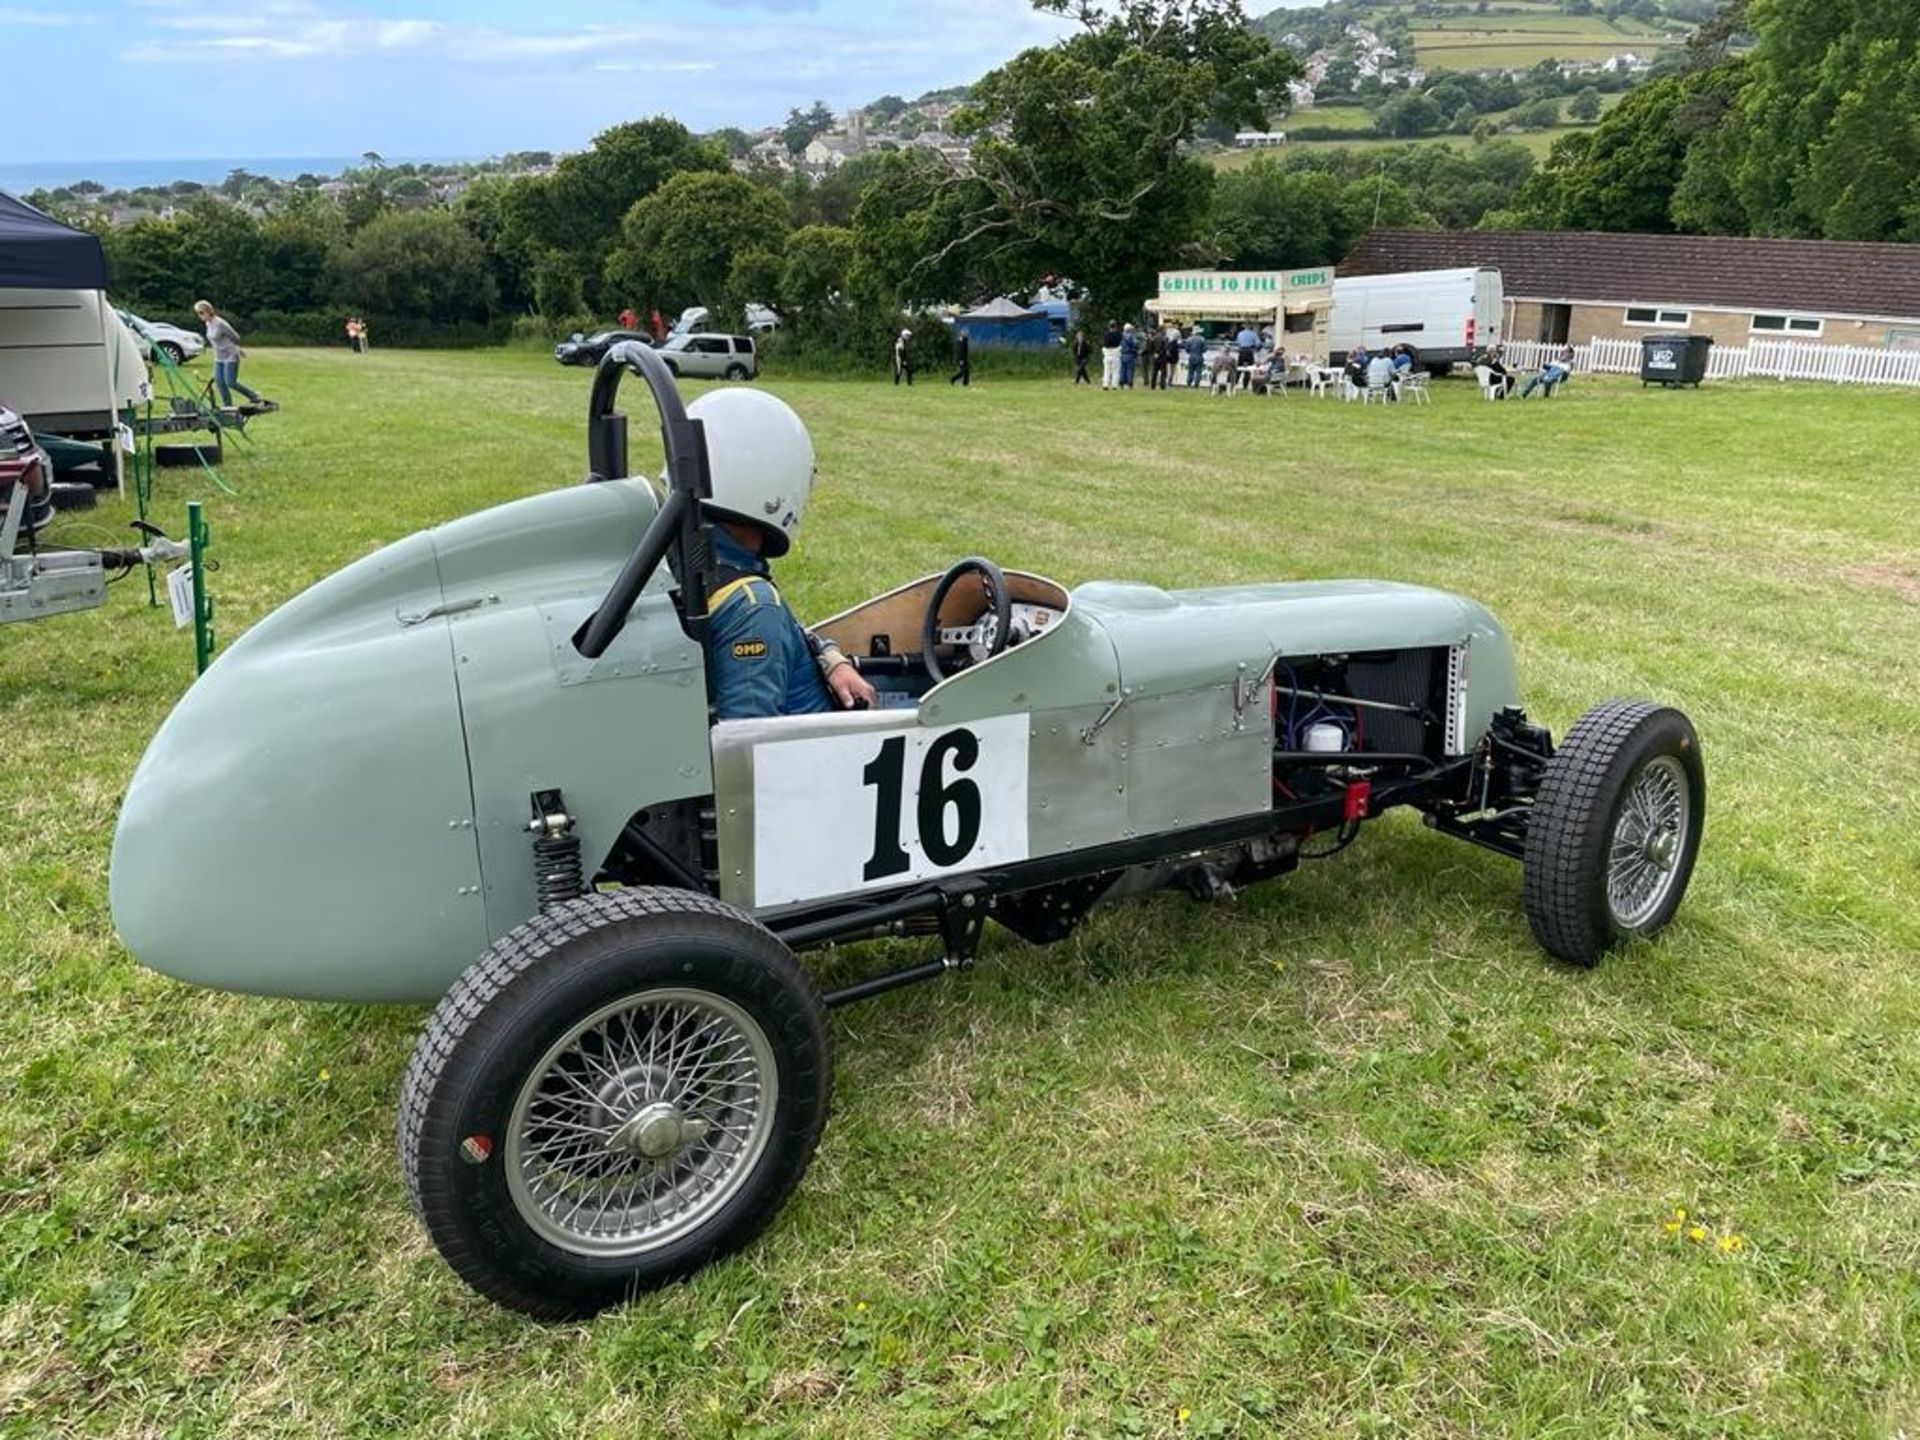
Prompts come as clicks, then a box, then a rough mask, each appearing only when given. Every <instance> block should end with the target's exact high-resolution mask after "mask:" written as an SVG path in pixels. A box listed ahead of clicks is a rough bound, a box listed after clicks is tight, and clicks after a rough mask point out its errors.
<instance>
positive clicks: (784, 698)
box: [707, 529, 835, 720]
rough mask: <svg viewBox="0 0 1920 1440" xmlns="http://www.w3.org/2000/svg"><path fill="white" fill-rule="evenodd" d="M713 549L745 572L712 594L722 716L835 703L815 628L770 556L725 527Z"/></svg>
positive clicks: (812, 711) (797, 711) (711, 642)
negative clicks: (773, 569)
mask: <svg viewBox="0 0 1920 1440" xmlns="http://www.w3.org/2000/svg"><path fill="white" fill-rule="evenodd" d="M713 554H714V558H715V559H716V560H717V561H719V563H720V566H721V568H722V569H723V570H725V571H730V572H733V574H734V575H735V576H736V577H737V578H734V579H731V580H727V581H726V582H725V583H724V584H721V585H719V586H717V587H716V588H715V590H714V592H713V594H712V595H710V596H708V597H707V604H708V607H709V608H708V615H709V620H708V629H707V677H708V683H709V684H710V685H711V686H712V687H713V703H714V710H715V712H716V713H717V714H718V716H719V718H720V719H722V720H745V719H750V718H753V717H755V716H762V715H816V714H819V713H820V712H821V711H823V710H832V709H834V708H835V706H834V703H833V697H832V695H831V694H829V693H828V691H827V682H826V681H825V680H824V679H822V678H821V675H820V666H819V664H818V663H817V662H816V661H815V660H814V657H813V649H812V647H811V646H810V645H808V643H807V632H806V631H805V630H804V629H802V628H801V625H800V622H799V620H797V619H796V618H795V617H794V613H793V611H791V610H789V609H788V608H787V602H786V601H785V600H782V599H781V598H780V592H779V591H778V590H776V589H774V587H773V580H772V578H771V577H770V576H769V575H768V573H767V562H766V561H765V560H763V559H762V558H761V557H760V556H758V555H756V554H754V553H753V551H751V550H749V549H747V547H746V546H744V545H742V544H741V543H740V542H739V541H738V540H736V539H734V538H733V536H731V535H729V534H728V533H727V532H726V531H724V530H720V529H715V530H714V532H713Z"/></svg>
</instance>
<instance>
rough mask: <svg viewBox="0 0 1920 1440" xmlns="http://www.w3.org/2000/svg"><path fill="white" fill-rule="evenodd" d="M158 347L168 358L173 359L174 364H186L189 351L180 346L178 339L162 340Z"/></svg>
mask: <svg viewBox="0 0 1920 1440" xmlns="http://www.w3.org/2000/svg"><path fill="white" fill-rule="evenodd" d="M156 348H157V349H158V350H159V351H160V353H161V354H162V355H165V356H166V357H167V359H168V360H169V361H171V362H172V363H173V364H175V365H184V364H186V361H187V352H186V351H184V350H182V349H181V348H180V345H179V343H178V342H177V341H173V340H162V341H161V342H160V344H159V345H158V346H157V347H156Z"/></svg>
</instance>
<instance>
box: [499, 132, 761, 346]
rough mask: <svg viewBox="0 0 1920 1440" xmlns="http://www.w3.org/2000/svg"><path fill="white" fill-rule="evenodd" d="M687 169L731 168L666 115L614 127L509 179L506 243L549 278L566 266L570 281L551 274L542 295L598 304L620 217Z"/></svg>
mask: <svg viewBox="0 0 1920 1440" xmlns="http://www.w3.org/2000/svg"><path fill="white" fill-rule="evenodd" d="M688 172H695V173H708V172H710V173H714V174H721V173H730V172H728V166H727V157H726V152H725V151H724V150H722V149H721V148H720V147H719V146H718V145H715V144H712V143H710V142H707V141H703V140H696V139H695V138H694V137H693V136H692V135H691V134H690V133H688V131H687V128H686V126H684V125H682V124H680V122H679V121H677V120H670V119H667V118H665V117H664V116H661V117H656V118H654V119H651V120H635V121H631V122H629V123H627V124H624V125H615V126H614V127H612V128H611V129H609V130H605V131H602V132H601V133H600V134H599V135H596V136H595V137H594V141H593V144H592V145H591V146H589V147H588V148H587V149H585V150H583V151H581V152H579V153H578V154H575V155H569V156H567V157H566V158H565V159H563V160H561V161H560V163H559V164H558V165H556V166H555V167H554V168H553V171H552V173H551V174H549V175H544V176H527V177H524V178H522V179H519V180H515V181H513V182H512V187H511V189H510V190H509V191H508V193H507V194H506V196H505V197H504V198H503V201H502V211H503V222H504V226H503V231H504V233H503V243H504V244H505V245H506V246H508V247H510V248H511V249H513V250H514V251H516V252H517V253H518V254H520V255H523V256H526V257H528V259H527V263H528V265H529V266H532V265H533V264H535V263H536V262H545V263H543V264H542V265H541V269H542V271H543V273H546V274H547V275H548V276H550V277H551V276H553V274H554V272H555V267H556V266H557V267H559V268H561V269H564V270H567V271H570V272H571V274H572V280H571V282H569V283H568V284H565V285H557V284H555V283H553V282H552V281H551V280H550V283H549V284H548V285H547V286H545V287H543V288H544V289H545V290H546V292H547V293H549V294H556V293H565V292H567V291H569V290H576V289H577V290H578V291H579V292H580V295H581V299H582V301H583V302H585V303H587V304H596V303H597V302H598V300H599V290H600V281H601V277H602V275H603V274H604V272H605V268H606V262H607V257H608V255H609V254H610V253H611V252H612V250H613V248H614V246H615V244H616V243H617V242H618V240H619V238H620V228H621V223H622V219H623V217H624V216H625V215H626V214H627V212H628V211H629V210H630V209H632V208H633V205H634V202H635V201H637V200H641V199H644V198H645V197H646V196H648V195H651V194H653V193H654V192H655V191H656V190H658V189H659V188H660V186H661V185H662V184H664V183H665V182H666V181H667V180H668V179H670V178H671V177H673V176H675V175H680V174H684V173H688ZM577 309H578V305H577V304H576V305H575V307H574V310H575V311H577ZM542 310H543V313H549V314H551V313H555V312H551V311H546V309H545V307H544V306H542ZM559 313H571V312H559Z"/></svg>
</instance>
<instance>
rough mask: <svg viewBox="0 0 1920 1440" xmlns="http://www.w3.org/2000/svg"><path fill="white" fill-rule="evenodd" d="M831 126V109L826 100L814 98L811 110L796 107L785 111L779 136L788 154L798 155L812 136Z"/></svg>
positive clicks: (829, 128) (823, 131)
mask: <svg viewBox="0 0 1920 1440" xmlns="http://www.w3.org/2000/svg"><path fill="white" fill-rule="evenodd" d="M832 128H833V111H831V110H829V109H828V108H827V102H826V101H824V100H816V101H814V102H813V108H812V109H811V110H801V109H799V108H797V107H796V108H795V109H792V110H789V111H788V112H787V123H786V124H785V125H782V126H781V127H780V138H781V140H782V141H784V142H785V143H786V147H787V153H788V154H789V155H798V154H799V153H800V152H801V151H802V150H804V149H806V148H807V142H808V141H810V140H811V139H813V137H814V136H816V135H820V134H824V133H825V132H826V131H828V130H831V129H832Z"/></svg>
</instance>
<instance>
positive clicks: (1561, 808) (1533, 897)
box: [1522, 700, 1707, 965]
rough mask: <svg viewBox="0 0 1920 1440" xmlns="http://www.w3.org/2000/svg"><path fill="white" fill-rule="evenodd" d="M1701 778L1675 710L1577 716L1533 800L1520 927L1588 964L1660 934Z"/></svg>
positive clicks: (1681, 886) (1606, 710) (1686, 859)
mask: <svg viewBox="0 0 1920 1440" xmlns="http://www.w3.org/2000/svg"><path fill="white" fill-rule="evenodd" d="M1706 804H1707V779H1706V769H1705V766H1704V765H1703V764H1702V762H1701V759H1700V739H1699V737H1698V736H1697V735H1695V734H1694V730H1693V726H1692V724H1691V723H1690V722H1689V721H1688V720H1687V717H1686V716H1684V715H1682V714H1681V713H1680V712H1679V711H1678V710H1672V709H1668V708H1666V707H1665V706H1660V705H1654V704H1652V703H1650V702H1648V701H1644V700H1608V701H1604V702H1603V703H1601V704H1599V705H1596V706H1594V707H1593V709H1591V710H1589V711H1587V713H1586V714H1585V715H1582V716H1581V717H1580V719H1579V721H1578V722H1576V723H1575V725H1574V727H1573V729H1572V730H1570V731H1569V732H1568V733H1567V738H1566V739H1565V740H1564V741H1563V742H1562V743H1561V745H1560V748H1559V749H1558V750H1557V751H1555V752H1554V756H1553V758H1552V759H1551V760H1550V761H1548V762H1547V768H1546V774H1545V775H1544V776H1543V777H1542V779H1541V782H1540V791H1539V794H1538V795H1536V796H1535V797H1534V802H1533V813H1532V815H1531V817H1530V818H1529V820H1528V824H1527V844H1526V851H1525V855H1524V857H1523V866H1524V881H1523V887H1522V888H1523V894H1524V897H1525V904H1526V911H1527V923H1528V924H1529V925H1530V926H1531V927H1532V929H1533V934H1534V938H1535V939H1536V940H1538V941H1539V942H1540V944H1541V946H1542V948H1544V949H1545V950H1546V951H1547V953H1549V954H1550V955H1553V956H1556V957H1557V958H1559V959H1561V960H1565V961H1567V962H1568V963H1569V964H1573V965H1595V964H1598V963H1599V961H1600V957H1601V956H1602V955H1604V954H1605V953H1606V952H1607V951H1608V950H1611V949H1613V948H1614V947H1615V946H1617V945H1620V944H1622V943H1624V942H1625V941H1627V940H1629V939H1632V938H1634V937H1636V936H1650V935H1654V934H1657V933H1658V932H1659V931H1660V930H1662V929H1663V928H1665V926H1666V924H1667V922H1668V921H1670V920H1671V919H1673V916H1674V912H1675V911H1677V910H1678V909H1679V908H1680V901H1681V900H1682V898H1684V896H1685V895H1686V893H1687V882H1688V881H1689V880H1690V879H1691V878H1692V876H1693V865H1694V860H1695V858H1696V857H1697V856H1698V854H1699V851H1700V834H1701V830H1702V827H1703V825H1704V822H1705V820H1706Z"/></svg>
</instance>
